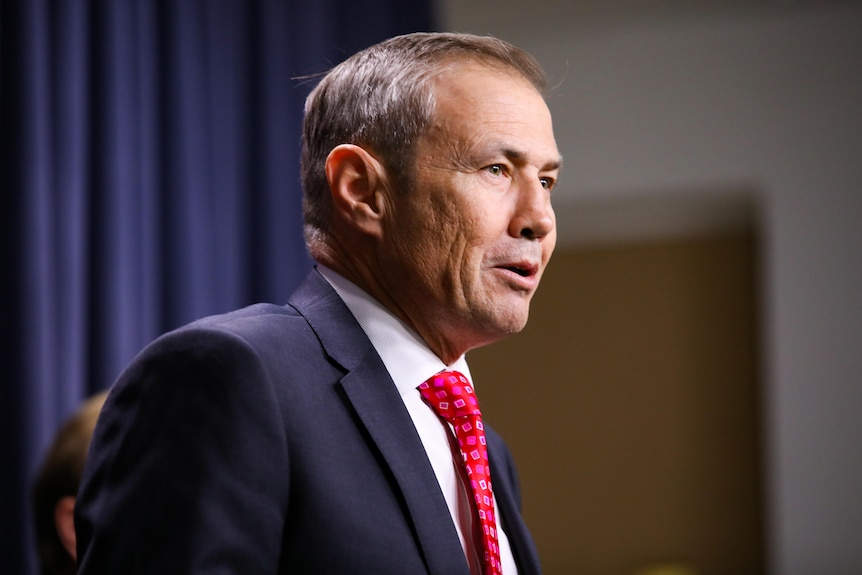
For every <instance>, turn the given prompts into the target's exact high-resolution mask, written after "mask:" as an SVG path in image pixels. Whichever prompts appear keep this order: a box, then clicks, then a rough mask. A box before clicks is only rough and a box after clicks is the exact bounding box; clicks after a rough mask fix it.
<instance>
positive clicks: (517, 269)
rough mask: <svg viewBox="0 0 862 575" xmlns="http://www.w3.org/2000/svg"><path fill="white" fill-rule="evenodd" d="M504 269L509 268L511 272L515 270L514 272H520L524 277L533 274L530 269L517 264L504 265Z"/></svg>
mask: <svg viewBox="0 0 862 575" xmlns="http://www.w3.org/2000/svg"><path fill="white" fill-rule="evenodd" d="M503 269H504V270H509V271H510V272H514V273H516V274H518V275H519V276H521V277H522V278H525V277H529V276H530V275H532V273H531V272H530V270H528V269H525V268H519V267H516V266H503Z"/></svg>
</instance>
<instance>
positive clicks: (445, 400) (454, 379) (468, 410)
mask: <svg viewBox="0 0 862 575" xmlns="http://www.w3.org/2000/svg"><path fill="white" fill-rule="evenodd" d="M419 393H421V394H422V397H424V398H425V401H426V402H428V404H429V405H430V406H431V407H432V408H434V411H436V412H437V415H439V416H441V417H442V418H444V419H446V420H447V421H448V420H451V419H453V418H456V417H467V416H471V415H472V416H476V417H481V416H482V412H481V411H479V401H478V400H477V399H476V394H475V393H474V392H473V386H472V385H470V380H468V379H467V378H466V377H465V376H464V374H462V373H459V372H457V371H441V372H440V373H438V374H436V375H433V376H432V377H430V378H428V380H427V381H425V382H424V383H422V384H421V385H420V386H419Z"/></svg>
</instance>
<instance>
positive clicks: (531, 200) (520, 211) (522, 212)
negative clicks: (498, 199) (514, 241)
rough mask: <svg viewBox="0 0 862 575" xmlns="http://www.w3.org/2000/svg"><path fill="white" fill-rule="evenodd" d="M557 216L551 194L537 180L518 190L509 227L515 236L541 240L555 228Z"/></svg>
mask: <svg viewBox="0 0 862 575" xmlns="http://www.w3.org/2000/svg"><path fill="white" fill-rule="evenodd" d="M555 225H556V218H555V216H554V208H553V207H552V206H551V194H550V192H549V191H548V190H546V189H545V188H544V187H543V186H542V184H541V182H539V181H538V179H537V180H535V181H534V182H531V183H529V184H525V185H524V186H523V187H522V188H521V189H520V190H519V191H518V199H517V205H516V206H515V214H514V217H512V221H511V223H510V227H509V233H510V234H511V235H512V236H513V237H518V238H526V239H528V240H541V239H542V238H544V237H545V236H547V235H548V234H550V233H551V232H552V231H553V230H554V226H555Z"/></svg>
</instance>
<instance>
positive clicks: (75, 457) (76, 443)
mask: <svg viewBox="0 0 862 575" xmlns="http://www.w3.org/2000/svg"><path fill="white" fill-rule="evenodd" d="M107 395H108V392H107V391H103V392H101V393H97V394H96V395H93V396H92V397H90V398H89V399H87V400H86V401H85V402H84V403H83V404H82V405H81V407H80V408H78V410H77V411H76V412H75V413H74V414H72V415H71V416H70V417H69V418H68V419H66V421H65V422H64V423H63V425H62V426H61V427H60V429H59V430H58V431H57V434H56V435H55V436H54V440H53V442H52V443H51V446H50V447H49V449H48V451H47V452H46V454H45V458H44V459H43V461H42V465H41V467H40V468H39V473H38V474H37V475H36V478H35V480H34V483H33V492H32V496H33V515H34V519H35V524H36V545H37V552H38V555H39V564H40V566H41V573H42V575H74V573H75V570H76V566H75V558H76V552H75V526H74V523H73V512H74V509H75V496H76V495H77V493H78V483H79V482H80V480H81V472H82V471H83V470H84V461H85V459H86V457H87V450H88V449H89V447H90V439H91V438H92V436H93V429H94V428H95V427H96V420H97V419H98V417H99V411H100V410H101V409H102V404H103V403H104V402H105V398H106V397H107Z"/></svg>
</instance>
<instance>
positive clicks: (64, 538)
mask: <svg viewBox="0 0 862 575" xmlns="http://www.w3.org/2000/svg"><path fill="white" fill-rule="evenodd" d="M54 525H55V526H56V527H57V535H58V536H59V537H60V542H61V543H62V544H63V547H65V549H66V552H67V553H68V554H69V556H70V557H71V558H72V559H77V551H76V549H75V544H76V542H77V539H76V537H75V498H74V497H72V496H71V495H67V496H66V497H61V498H60V499H59V500H58V501H57V505H55V506H54Z"/></svg>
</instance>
